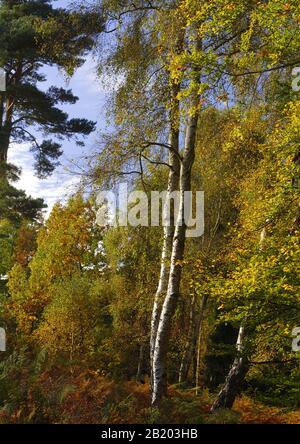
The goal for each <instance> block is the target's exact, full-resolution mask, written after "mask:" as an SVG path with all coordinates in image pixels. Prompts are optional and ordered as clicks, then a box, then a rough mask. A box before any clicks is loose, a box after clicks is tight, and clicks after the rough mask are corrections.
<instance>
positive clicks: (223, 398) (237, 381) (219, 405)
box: [211, 324, 249, 412]
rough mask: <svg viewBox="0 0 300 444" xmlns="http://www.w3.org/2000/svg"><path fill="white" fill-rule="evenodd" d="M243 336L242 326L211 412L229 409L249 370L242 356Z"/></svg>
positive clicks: (243, 329)
mask: <svg viewBox="0 0 300 444" xmlns="http://www.w3.org/2000/svg"><path fill="white" fill-rule="evenodd" d="M244 336H245V328H244V325H243V324H242V325H241V326H240V329H239V334H238V339H237V343H236V348H237V356H236V358H235V360H234V362H233V364H232V366H231V368H230V371H229V373H228V375H227V377H226V380H225V384H224V386H223V387H222V389H221V391H220V392H219V394H218V397H217V399H216V400H215V402H214V403H213V405H212V407H211V412H214V411H215V410H217V409H231V408H232V406H233V403H234V401H235V398H236V396H237V395H238V393H239V391H240V388H241V384H242V382H243V380H244V378H245V376H246V374H247V372H248V370H249V361H248V359H247V357H246V356H245V355H243V350H242V349H243V340H244Z"/></svg>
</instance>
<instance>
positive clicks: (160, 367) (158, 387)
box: [152, 93, 199, 405]
mask: <svg viewBox="0 0 300 444" xmlns="http://www.w3.org/2000/svg"><path fill="white" fill-rule="evenodd" d="M191 109H192V110H195V111H194V113H193V114H191V113H189V115H188V119H187V127H186V137H185V147H184V152H183V158H182V162H181V168H180V207H179V214H178V218H177V221H176V227H175V233H174V238H173V245H172V256H171V267H170V274H169V281H168V289H167V295H166V297H165V300H164V303H163V306H162V311H161V316H160V319H159V323H158V327H157V335H156V341H155V347H154V353H153V365H152V366H153V370H152V372H153V373H152V375H153V387H152V405H159V403H160V401H161V399H162V397H163V396H164V395H165V394H166V390H167V373H166V358H167V351H168V345H169V337H170V329H171V321H172V317H173V314H174V311H175V308H176V303H177V300H178V297H179V291H180V282H181V271H182V264H181V261H182V259H183V256H184V249H185V240H186V229H187V227H186V224H185V221H184V203H185V192H186V191H190V190H191V175H192V174H191V173H192V167H193V164H194V159H195V144H196V130H197V123H198V116H199V97H198V94H197V93H195V94H194V97H193V99H192V100H191Z"/></svg>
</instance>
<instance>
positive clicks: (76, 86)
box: [9, 0, 106, 214]
mask: <svg viewBox="0 0 300 444" xmlns="http://www.w3.org/2000/svg"><path fill="white" fill-rule="evenodd" d="M54 4H55V6H57V7H58V6H62V7H65V6H67V5H68V4H70V2H69V1H68V0H65V1H62V0H59V1H56V2H55V3H54ZM96 66H97V62H96V60H95V59H93V58H92V56H90V57H89V58H88V59H87V61H86V63H85V64H84V65H83V66H82V67H81V68H79V69H78V70H77V72H76V73H75V75H74V76H73V77H72V78H71V79H66V78H65V76H64V74H63V73H62V72H59V71H58V70H57V69H55V68H49V67H45V68H44V69H43V73H45V74H46V76H47V82H43V84H42V85H41V87H42V88H43V89H47V88H48V87H49V86H51V85H55V86H58V87H59V86H62V87H66V88H70V89H72V91H73V93H74V95H76V96H77V97H79V100H78V102H77V103H76V104H75V105H68V106H64V107H63V109H64V110H65V111H66V112H68V113H69V115H70V117H82V118H87V119H91V120H93V121H96V122H97V129H98V131H99V129H104V126H105V99H106V92H105V90H104V89H103V86H102V84H101V82H100V81H99V80H98V79H97V75H96ZM96 140H97V132H94V133H92V134H91V135H90V136H89V137H88V138H86V140H85V143H86V147H85V148H82V147H78V146H77V145H76V144H75V143H72V142H63V149H64V154H63V156H62V157H61V159H60V161H61V166H60V167H58V168H57V170H56V171H55V172H54V174H53V175H52V176H51V177H50V178H48V179H46V180H39V179H38V178H36V177H35V176H34V173H33V166H32V164H33V159H32V155H31V153H30V152H29V151H28V146H27V144H18V145H15V146H12V147H11V149H10V150H9V161H10V162H11V163H14V164H16V165H18V166H19V167H21V168H22V176H21V180H20V181H19V182H18V187H19V188H21V189H23V190H25V191H26V192H27V194H29V195H31V196H33V197H41V198H43V199H45V201H46V203H47V204H48V207H49V208H48V211H47V213H48V214H49V211H50V210H51V208H52V206H53V204H54V203H55V202H56V201H57V200H65V199H66V197H67V196H68V195H70V193H71V192H72V191H74V188H75V187H76V184H78V182H79V180H80V178H79V176H76V175H74V174H71V173H70V172H68V170H70V168H71V166H72V161H75V163H76V159H79V158H81V157H82V156H84V155H85V154H88V153H89V152H91V151H94V149H95V143H96Z"/></svg>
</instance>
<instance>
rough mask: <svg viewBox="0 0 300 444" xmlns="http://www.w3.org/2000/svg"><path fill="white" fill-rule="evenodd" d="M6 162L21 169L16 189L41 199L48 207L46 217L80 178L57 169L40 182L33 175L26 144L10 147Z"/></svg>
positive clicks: (75, 185)
mask: <svg viewBox="0 0 300 444" xmlns="http://www.w3.org/2000/svg"><path fill="white" fill-rule="evenodd" d="M8 161H9V162H10V163H13V164H14V165H16V166H18V167H20V168H21V169H22V175H21V179H20V181H19V182H17V185H16V186H17V187H18V188H20V189H22V190H25V191H26V193H27V194H28V195H30V196H32V197H34V198H38V197H39V198H42V199H44V200H45V202H46V203H47V205H48V208H47V211H46V216H48V215H49V214H50V212H51V209H52V208H53V205H54V204H55V203H56V202H57V201H65V200H66V199H67V198H68V197H69V196H70V195H71V194H72V193H73V192H74V191H75V190H76V187H77V185H79V182H80V177H79V176H71V175H69V174H67V173H66V172H65V171H63V168H58V169H57V170H56V171H55V172H54V173H53V175H52V176H51V177H49V178H48V179H45V180H40V179H38V178H37V177H36V176H35V175H34V169H33V159H32V156H31V153H30V152H29V146H28V144H26V143H23V144H15V145H12V146H11V147H10V149H9V155H8Z"/></svg>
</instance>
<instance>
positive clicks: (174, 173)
mask: <svg viewBox="0 0 300 444" xmlns="http://www.w3.org/2000/svg"><path fill="white" fill-rule="evenodd" d="M179 91H180V86H179V85H173V91H172V96H173V102H174V104H173V107H172V111H171V115H170V121H171V122H170V125H171V128H170V136H169V144H170V146H171V150H170V153H169V164H170V166H171V169H170V172H169V178H168V189H167V196H166V203H165V206H164V209H163V218H164V219H165V217H166V216H167V211H168V205H167V202H168V199H169V197H170V195H171V193H172V192H173V191H177V190H178V187H179V175H180V159H179V123H178V116H179V102H178V100H177V95H178V93H179ZM174 227H175V223H174V211H173V209H172V208H171V209H170V225H169V226H164V236H163V246H162V254H161V259H160V264H161V265H160V277H159V282H158V287H157V290H156V294H155V298H154V303H153V309H152V316H151V334H150V367H151V386H152V385H153V373H152V369H153V356H154V348H155V341H156V335H157V327H158V323H159V317H160V314H161V307H162V301H163V298H164V297H165V295H166V292H167V287H168V280H169V271H170V260H171V252H172V242H173V237H174Z"/></svg>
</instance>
